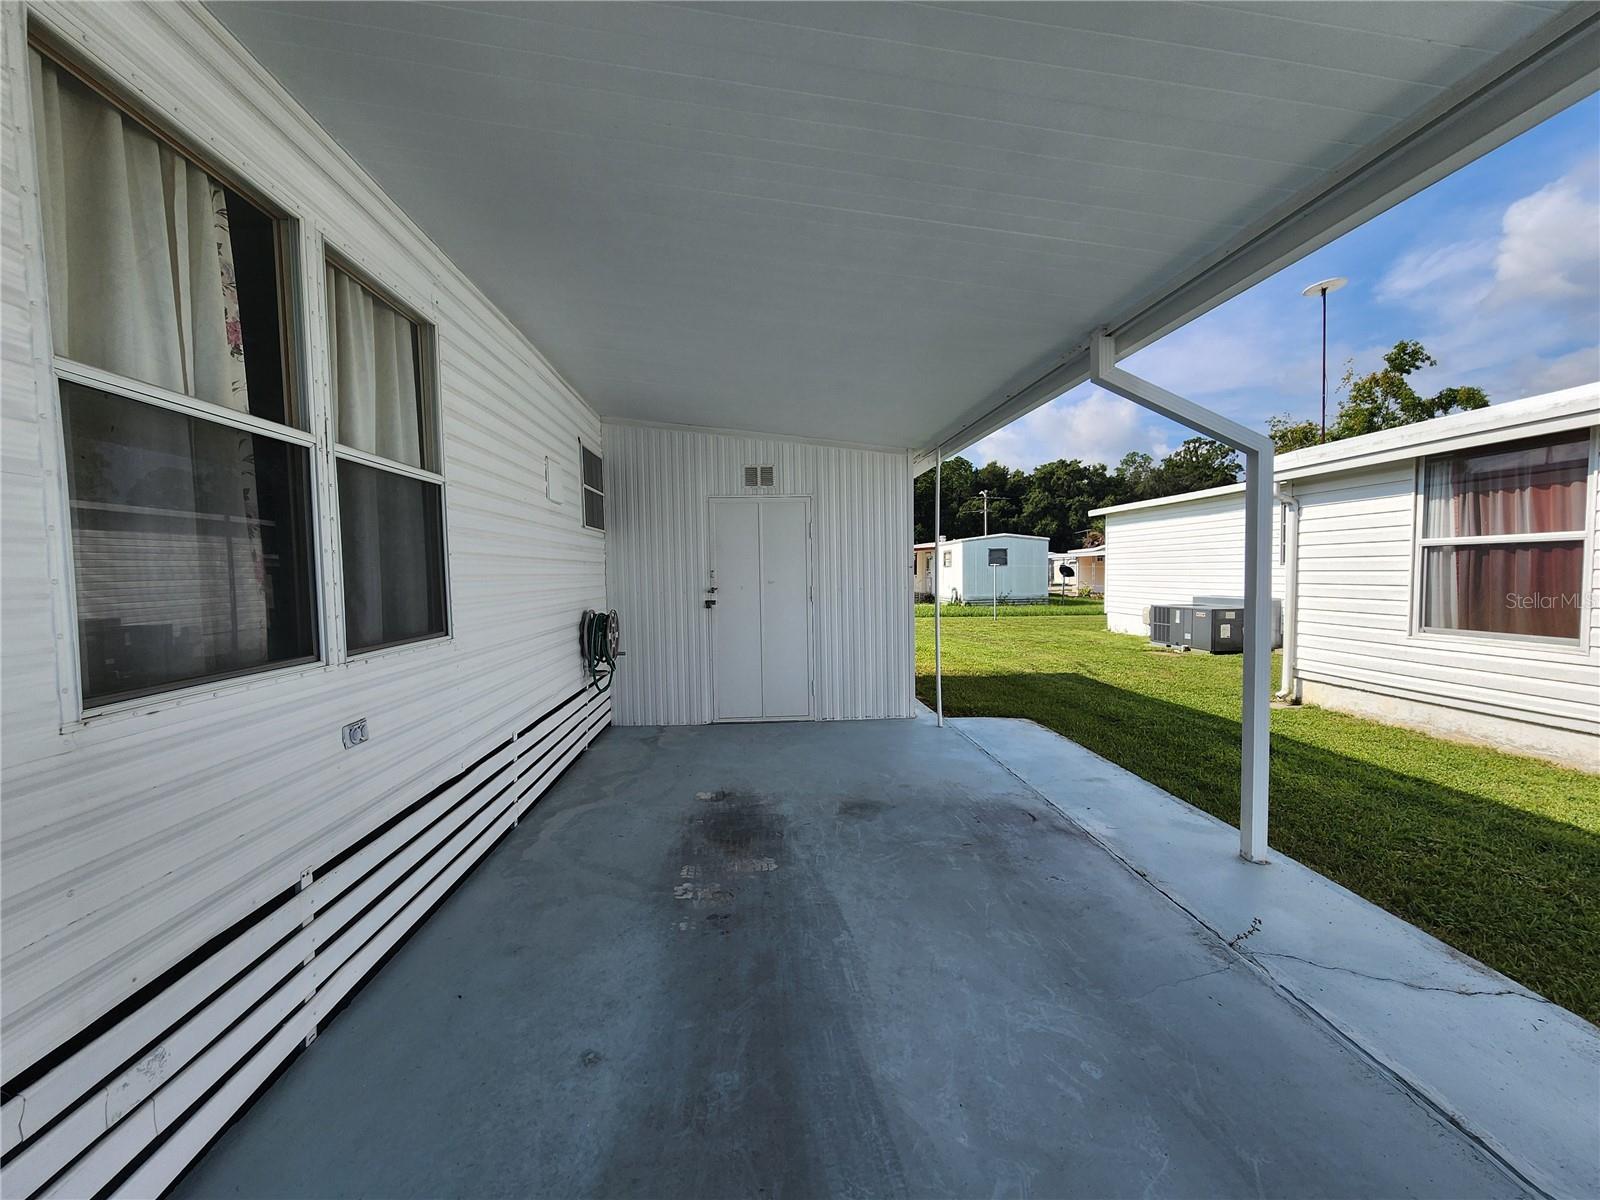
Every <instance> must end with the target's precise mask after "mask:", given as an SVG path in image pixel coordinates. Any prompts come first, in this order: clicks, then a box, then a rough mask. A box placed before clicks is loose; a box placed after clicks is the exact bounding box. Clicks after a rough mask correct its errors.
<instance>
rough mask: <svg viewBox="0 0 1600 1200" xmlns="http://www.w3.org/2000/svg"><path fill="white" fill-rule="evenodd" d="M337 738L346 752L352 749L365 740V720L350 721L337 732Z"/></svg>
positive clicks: (363, 718)
mask: <svg viewBox="0 0 1600 1200" xmlns="http://www.w3.org/2000/svg"><path fill="white" fill-rule="evenodd" d="M339 738H340V740H341V741H342V742H344V748H345V749H346V750H351V749H354V748H355V747H356V746H359V745H361V743H362V742H364V741H366V740H367V719H366V718H365V717H362V718H361V720H359V721H351V722H350V724H348V725H346V726H345V727H344V728H343V729H341V730H340V731H339Z"/></svg>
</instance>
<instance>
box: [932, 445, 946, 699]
mask: <svg viewBox="0 0 1600 1200" xmlns="http://www.w3.org/2000/svg"><path fill="white" fill-rule="evenodd" d="M936 453H937V455H938V457H936V458H935V459H934V461H933V706H934V711H935V712H937V713H938V714H939V728H940V729H943V728H944V640H943V635H944V629H943V628H942V626H941V624H940V620H941V619H940V616H939V612H940V604H939V597H940V595H941V594H942V593H941V591H940V582H941V581H940V577H939V563H940V561H941V560H942V559H943V558H944V555H943V553H942V552H941V548H940V546H939V510H940V509H941V508H943V507H944V447H942V446H941V447H940V448H939V449H938V451H937V452H936Z"/></svg>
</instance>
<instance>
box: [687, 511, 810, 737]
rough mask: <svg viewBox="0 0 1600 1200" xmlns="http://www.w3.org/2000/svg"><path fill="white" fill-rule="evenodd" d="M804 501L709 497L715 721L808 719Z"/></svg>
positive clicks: (807, 552) (807, 537) (806, 518)
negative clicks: (714, 589)
mask: <svg viewBox="0 0 1600 1200" xmlns="http://www.w3.org/2000/svg"><path fill="white" fill-rule="evenodd" d="M810 526H811V503H810V501H809V500H808V499H806V498H805V497H792V496H760V497H751V498H749V499H745V498H743V497H740V498H736V499H716V500H712V501H711V571H712V586H714V587H715V588H716V589H717V590H716V591H715V592H708V593H707V599H709V600H715V601H716V603H715V604H714V605H712V606H711V609H710V611H711V666H712V677H713V678H712V713H713V716H714V719H716V720H718V721H793V720H804V719H806V718H808V717H810V716H811V621H810V609H811V536H810Z"/></svg>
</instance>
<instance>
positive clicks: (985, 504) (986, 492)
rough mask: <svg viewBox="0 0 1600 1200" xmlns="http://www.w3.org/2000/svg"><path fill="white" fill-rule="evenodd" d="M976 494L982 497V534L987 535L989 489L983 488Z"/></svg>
mask: <svg viewBox="0 0 1600 1200" xmlns="http://www.w3.org/2000/svg"><path fill="white" fill-rule="evenodd" d="M978 495H980V496H982V497H983V536H984V537H988V536H989V489H988V488H984V489H983V490H981V491H980V492H979V493H978Z"/></svg>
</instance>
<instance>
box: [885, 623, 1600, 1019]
mask: <svg viewBox="0 0 1600 1200" xmlns="http://www.w3.org/2000/svg"><path fill="white" fill-rule="evenodd" d="M1242 667H1243V659H1242V658H1241V657H1240V656H1238V655H1230V656H1219V657H1212V656H1210V655H1205V654H1179V653H1175V652H1172V651H1167V650H1160V649H1156V648H1154V647H1151V646H1149V645H1148V644H1147V643H1146V642H1145V641H1144V640H1143V639H1141V638H1137V637H1129V636H1126V635H1123V634H1115V633H1109V632H1107V630H1106V627H1105V616H1104V612H1103V609H1102V608H1101V606H1100V604H1099V603H1098V602H1095V601H1087V600H1058V601H1054V602H1052V604H1051V605H1049V606H1043V605H1040V606H1027V607H1018V608H1013V609H1006V608H1002V609H1001V610H1000V619H999V621H991V620H990V614H989V609H987V608H977V607H973V608H965V609H962V608H946V609H945V621H944V676H945V682H944V700H945V712H946V713H947V714H948V715H951V716H981V717H1027V718H1031V719H1032V720H1034V721H1037V722H1039V723H1040V724H1041V725H1045V726H1048V727H1049V728H1051V729H1053V730H1055V731H1056V732H1058V733H1060V734H1063V735H1064V736H1066V737H1069V738H1071V739H1072V740H1073V741H1075V742H1077V743H1079V744H1080V745H1083V746H1086V747H1087V748H1088V749H1090V750H1093V751H1095V752H1096V753H1098V754H1101V755H1104V756H1105V757H1106V758H1109V759H1111V760H1112V761H1113V762H1115V763H1118V764H1120V765H1121V766H1123V767H1126V768H1127V769H1128V770H1130V771H1133V772H1134V773H1136V774H1138V775H1141V776H1143V777H1144V778H1145V779H1148V780H1150V781H1151V782H1152V783H1155V784H1158V785H1159V786H1161V787H1163V788H1165V789H1166V790H1167V791H1169V792H1171V793H1173V795H1175V796H1179V797H1181V798H1182V799H1184V800H1187V801H1188V802H1189V803H1191V804H1193V805H1195V806H1196V807H1198V808H1202V809H1204V810H1205V811H1206V812H1209V813H1212V814H1214V815H1215V816H1218V817H1221V818H1222V819H1223V820H1225V821H1228V822H1229V823H1231V824H1234V825H1237V824H1238V819H1239V703H1240V689H1241V678H1242V676H1241V671H1242ZM1273 678H1274V680H1276V678H1277V675H1276V662H1274V676H1273ZM917 693H918V695H919V696H921V698H922V699H923V701H924V702H925V703H928V704H932V703H933V607H932V605H919V606H918V607H917ZM1271 804H1272V808H1271V823H1270V832H1269V841H1270V844H1271V845H1272V846H1273V847H1275V848H1276V849H1278V850H1280V851H1282V852H1283V853H1285V854H1288V855H1290V856H1292V857H1294V858H1296V859H1298V860H1300V861H1301V862H1303V863H1305V864H1306V865H1307V866H1310V867H1313V868H1315V869H1316V870H1318V871H1321V872H1322V873H1323V874H1325V875H1327V876H1329V877H1330V878H1332V879H1336V880H1338V881H1339V882H1340V883H1342V884H1344V885H1345V886H1346V887H1348V888H1351V889H1352V890H1354V891H1356V892H1359V893H1361V895H1363V896H1365V897H1367V899H1369V900H1371V901H1373V902H1374V903H1376V904H1381V905H1382V906H1383V907H1384V908H1386V909H1388V910H1389V911H1390V912H1392V913H1396V914H1398V915H1399V916H1402V917H1404V918H1405V919H1406V920H1408V921H1411V922H1413V923H1414V924H1416V925H1418V926H1420V927H1422V928H1423V929H1426V930H1427V931H1428V932H1429V933H1431V934H1433V935H1434V936H1436V937H1438V938H1441V939H1443V940H1444V941H1446V942H1449V943H1450V944H1451V945H1452V946H1455V947H1457V948H1458V949H1460V950H1463V951H1465V952H1466V953H1468V954H1470V955H1472V956H1473V957H1474V958H1477V959H1481V960H1482V961H1483V962H1486V963H1488V964H1489V965H1490V966H1492V967H1494V968H1496V969H1497V970H1500V971H1503V972H1504V973H1505V974H1507V975H1509V976H1511V977H1512V978H1513V979H1516V980H1519V981H1520V982H1521V983H1523V984H1525V985H1526V986H1528V987H1530V988H1533V989H1534V990H1535V991H1538V992H1540V993H1542V994H1544V995H1545V996H1548V997H1549V998H1550V999H1552V1000H1554V1001H1556V1002H1557V1003H1558V1004H1562V1005H1564V1006H1566V1007H1567V1008H1570V1009H1571V1010H1573V1011H1574V1012H1576V1013H1579V1014H1580V1015H1582V1016H1584V1017H1586V1018H1588V1019H1589V1020H1590V1021H1595V1022H1596V1023H1600V780H1597V779H1596V778H1595V777H1594V776H1591V775H1586V774H1584V773H1582V772H1580V771H1572V770H1566V769H1563V768H1560V767H1555V766H1551V765H1549V764H1547V763H1544V762H1540V761H1538V760H1536V759H1530V758H1521V757H1518V756H1515V755H1510V754H1501V753H1497V752H1496V751H1493V750H1487V749H1481V748H1478V747H1475V746H1463V745H1458V744H1456V743H1454V742H1447V741H1443V740H1440V739H1438V738H1432V737H1428V736H1426V735H1424V734H1420V733H1414V732H1412V731H1410V730H1405V729H1397V728H1394V727H1392V726H1388V725H1382V724H1379V723H1377V722H1375V721H1368V720H1363V719H1361V718H1359V717H1351V716H1346V715H1344V714H1342V713H1336V712H1332V711H1330V710H1327V709H1321V708H1314V707H1310V706H1303V707H1299V708H1283V709H1275V710H1274V711H1273V713H1272V793H1271Z"/></svg>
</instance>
